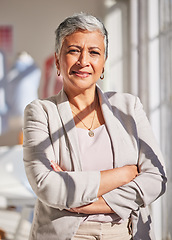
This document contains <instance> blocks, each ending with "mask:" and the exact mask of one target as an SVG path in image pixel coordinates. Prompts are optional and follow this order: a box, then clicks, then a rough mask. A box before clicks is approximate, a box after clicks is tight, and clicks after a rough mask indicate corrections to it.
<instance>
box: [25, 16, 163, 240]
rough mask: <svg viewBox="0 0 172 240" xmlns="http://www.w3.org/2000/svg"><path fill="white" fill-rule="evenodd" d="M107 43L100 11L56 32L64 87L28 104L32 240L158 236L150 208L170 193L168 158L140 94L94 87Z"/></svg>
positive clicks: (71, 19) (71, 20) (27, 158)
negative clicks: (98, 15) (33, 198)
mask: <svg viewBox="0 0 172 240" xmlns="http://www.w3.org/2000/svg"><path fill="white" fill-rule="evenodd" d="M107 49H108V35H107V31H106V29H105V27H104V25H103V24H102V22H100V21H99V20H98V19H97V18H95V17H94V16H90V15H87V14H83V13H81V14H76V15H74V16H72V17H68V18H67V19H65V20H64V21H63V22H62V23H61V24H60V25H59V27H58V28H57V30H56V53H55V58H56V66H57V72H58V74H61V75H62V76H63V89H62V90H61V92H60V93H59V94H57V95H56V96H53V97H50V98H48V99H46V100H35V101H33V102H32V103H31V104H29V105H28V106H27V107H26V109H25V119H24V144H23V149H24V163H25V169H26V173H27V177H28V179H29V182H30V184H31V186H32V188H33V190H34V192H35V193H36V195H37V197H38V199H37V202H36V205H35V211H34V218H33V223H32V228H31V233H30V238H29V239H30V240H47V239H48V240H69V239H72V240H76V239H106V240H110V239H118V240H120V239H123V240H126V239H131V238H133V239H144V240H148V239H154V235H153V231H152V226H151V218H150V215H149V211H148V206H149V205H150V203H152V202H153V201H154V200H155V199H157V198H158V197H159V196H161V195H162V194H163V193H164V191H165V184H166V176H165V170H164V164H163V158H162V155H161V152H160V150H159V147H158V145H157V143H156V140H155V138H154V135H153V133H152V130H151V127H150V124H149V122H148V120H147V118H146V116H145V113H144V111H143V109H142V105H141V103H140V101H139V99H138V98H137V97H135V96H132V95H130V94H122V93H116V92H109V93H103V92H102V90H101V89H100V88H99V87H98V86H97V85H96V82H97V81H98V79H99V78H103V73H104V67H105V62H106V59H107V55H108V50H107ZM130 223H132V224H130ZM129 226H130V227H129ZM129 230H130V231H129Z"/></svg>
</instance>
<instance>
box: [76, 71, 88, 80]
mask: <svg viewBox="0 0 172 240" xmlns="http://www.w3.org/2000/svg"><path fill="white" fill-rule="evenodd" d="M73 73H74V74H75V75H76V76H77V77H80V78H86V77H89V76H90V73H89V72H82V71H73Z"/></svg>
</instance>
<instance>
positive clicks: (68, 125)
mask: <svg viewBox="0 0 172 240" xmlns="http://www.w3.org/2000/svg"><path fill="white" fill-rule="evenodd" d="M58 96H59V97H60V101H58V102H59V103H58V105H57V108H58V111H59V115H60V117H61V121H62V123H63V127H64V129H65V132H66V135H67V137H68V141H69V144H70V149H69V150H70V151H71V157H72V160H73V165H74V170H75V171H77V170H78V171H81V170H82V166H81V161H80V154H79V144H78V137H77V132H76V127H75V122H74V120H73V115H72V111H71V109H70V105H69V101H68V98H67V95H66V93H65V92H64V90H63V89H62V91H61V92H60V93H59V95H58Z"/></svg>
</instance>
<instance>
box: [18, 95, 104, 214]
mask: <svg viewBox="0 0 172 240" xmlns="http://www.w3.org/2000/svg"><path fill="white" fill-rule="evenodd" d="M23 133H24V143H23V160H24V164H25V170H26V174H27V177H28V180H29V182H30V185H31V187H32V189H33V191H34V192H35V194H36V195H37V197H38V199H39V200H40V201H42V202H43V203H45V204H46V205H48V206H50V207H54V208H58V209H60V210H63V209H69V208H72V207H78V206H81V205H85V204H89V203H91V202H94V201H96V200H97V192H98V188H99V184H100V172H98V171H93V172H79V171H78V172H66V171H64V172H55V171H54V170H53V169H52V168H51V166H50V161H51V160H54V161H55V155H54V151H53V145H52V143H51V138H50V134H49V125H48V115H47V113H46V111H45V109H44V106H43V105H41V104H40V102H39V100H35V101H34V102H32V103H31V104H29V105H28V106H27V107H26V109H25V113H24V128H23Z"/></svg>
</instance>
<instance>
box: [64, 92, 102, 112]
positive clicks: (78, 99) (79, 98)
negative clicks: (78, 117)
mask: <svg viewBox="0 0 172 240" xmlns="http://www.w3.org/2000/svg"><path fill="white" fill-rule="evenodd" d="M67 96H68V99H69V103H70V106H71V108H75V109H77V110H78V111H83V110H85V109H87V111H92V110H93V109H94V108H95V103H96V101H97V98H98V96H97V93H96V89H95V90H94V91H87V90H86V91H83V92H80V93H78V94H74V93H72V92H71V93H70V94H68V93H67Z"/></svg>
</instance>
